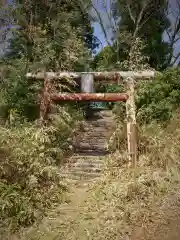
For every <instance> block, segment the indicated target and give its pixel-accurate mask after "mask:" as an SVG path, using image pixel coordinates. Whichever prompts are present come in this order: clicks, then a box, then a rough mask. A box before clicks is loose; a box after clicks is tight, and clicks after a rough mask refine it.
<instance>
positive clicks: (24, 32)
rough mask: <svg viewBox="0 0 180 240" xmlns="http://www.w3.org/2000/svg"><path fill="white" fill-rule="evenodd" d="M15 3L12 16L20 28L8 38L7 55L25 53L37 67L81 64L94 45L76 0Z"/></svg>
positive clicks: (89, 28)
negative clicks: (9, 40) (9, 45)
mask: <svg viewBox="0 0 180 240" xmlns="http://www.w3.org/2000/svg"><path fill="white" fill-rule="evenodd" d="M15 6H16V8H15V10H14V13H13V18H14V22H15V24H16V25H18V26H19V29H18V31H16V32H15V33H14V38H13V39H12V40H11V51H10V53H9V55H8V56H9V57H10V56H11V57H13V58H16V57H18V58H21V57H22V55H24V56H26V58H27V59H28V61H29V62H31V63H35V64H36V67H41V66H43V65H44V66H46V68H49V69H53V70H56V69H66V70H68V69H69V70H70V69H72V68H74V67H75V65H77V66H78V64H80V65H83V64H84V63H83V61H85V58H84V57H85V55H86V56H87V55H88V54H90V53H91V51H93V49H94V48H95V47H96V39H95V38H94V36H93V32H92V28H91V24H90V21H89V19H88V15H87V13H85V12H84V11H83V9H82V7H81V4H80V2H79V1H75V0H73V1H70V0H66V1H63V0H60V1H59V0H56V1H53V2H52V1H35V0H26V1H22V0H17V1H16V3H15ZM39 63H41V64H39Z"/></svg>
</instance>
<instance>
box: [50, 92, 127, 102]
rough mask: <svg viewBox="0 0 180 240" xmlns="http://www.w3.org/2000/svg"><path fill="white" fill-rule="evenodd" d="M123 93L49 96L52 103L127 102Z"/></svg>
mask: <svg viewBox="0 0 180 240" xmlns="http://www.w3.org/2000/svg"><path fill="white" fill-rule="evenodd" d="M127 99H128V95H127V94H125V93H60V94H54V95H51V100H53V101H96V102H98V101H100V102H118V101H127Z"/></svg>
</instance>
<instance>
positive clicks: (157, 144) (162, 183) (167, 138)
mask: <svg viewBox="0 0 180 240" xmlns="http://www.w3.org/2000/svg"><path fill="white" fill-rule="evenodd" d="M179 116H180V115H179V114H177V115H176V116H175V117H174V118H173V119H172V120H171V122H170V123H169V124H168V126H167V127H166V128H163V127H162V126H160V125H157V124H156V123H154V124H151V125H149V126H146V127H145V128H142V129H141V138H140V139H141V148H140V150H141V155H140V157H139V162H138V166H137V168H136V169H135V170H132V169H128V168H127V161H126V159H127V158H126V155H125V154H124V155H123V154H122V152H121V154H120V153H119V152H116V153H114V154H112V155H111V156H109V158H108V159H107V169H106V170H105V173H104V177H103V179H101V180H100V181H99V182H97V183H96V184H94V185H93V186H91V187H90V188H89V189H88V192H87V193H85V192H84V194H85V195H87V197H85V198H86V200H85V201H84V199H83V200H82V201H79V199H81V197H80V195H81V196H82V194H83V193H82V192H81V194H80V195H79V194H78V192H77V194H75V195H74V197H73V202H72V203H71V204H70V205H66V206H62V207H60V209H59V211H56V213H55V214H53V218H54V220H53V221H50V223H48V226H50V227H49V229H47V227H45V230H42V229H40V228H39V230H40V235H41V238H39V235H36V234H33V236H32V237H31V238H30V239H34V240H37V239H45V238H43V237H45V236H46V239H49V240H52V239H56V240H61V239H67V240H75V239H78V240H84V239H88V240H89V239H90V240H104V239H106V240H109V239H111V240H115V239H118V240H120V239H123V240H125V239H131V235H132V234H133V229H134V228H135V227H136V226H140V227H141V226H145V225H147V224H148V223H149V222H151V221H153V219H154V215H155V212H157V207H159V206H160V205H161V203H162V202H163V199H164V198H165V196H167V195H168V194H172V195H173V194H175V195H176V192H177V189H178V187H179V185H180V174H179V168H180V161H179V156H180V145H179V141H180V123H179ZM147 143H148V145H147ZM75 191H76V190H75ZM36 233H37V232H36ZM43 234H44V235H43Z"/></svg>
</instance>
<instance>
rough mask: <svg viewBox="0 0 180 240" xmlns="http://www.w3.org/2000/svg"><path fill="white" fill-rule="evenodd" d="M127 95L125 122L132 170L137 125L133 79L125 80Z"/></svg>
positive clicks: (134, 159)
mask: <svg viewBox="0 0 180 240" xmlns="http://www.w3.org/2000/svg"><path fill="white" fill-rule="evenodd" d="M126 87H127V92H126V93H127V94H128V96H129V98H128V99H127V101H126V121H127V145H128V154H129V163H130V164H131V166H132V167H133V168H135V167H136V162H137V125H136V105H135V93H134V79H133V78H131V77H128V78H127V79H126Z"/></svg>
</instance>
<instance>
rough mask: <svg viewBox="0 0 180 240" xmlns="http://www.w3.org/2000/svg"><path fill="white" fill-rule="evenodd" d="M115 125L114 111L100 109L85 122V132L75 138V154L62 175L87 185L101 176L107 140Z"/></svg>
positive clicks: (106, 151) (76, 182)
mask: <svg viewBox="0 0 180 240" xmlns="http://www.w3.org/2000/svg"><path fill="white" fill-rule="evenodd" d="M114 127H115V121H114V119H113V114H112V111H110V110H106V111H100V112H98V114H97V115H96V116H94V117H92V118H91V119H89V120H88V121H86V122H85V125H84V127H83V128H84V129H83V132H81V133H79V135H78V136H76V137H75V139H74V140H73V147H74V155H73V156H72V157H71V158H70V159H69V161H68V164H67V165H66V166H65V167H63V169H62V170H63V174H62V176H63V177H65V178H66V179H67V180H68V179H69V180H71V181H73V182H74V183H75V184H78V185H79V184H80V185H87V184H88V183H91V182H92V181H94V180H97V178H99V177H101V175H102V171H103V168H104V166H105V159H106V156H107V155H108V154H109V152H108V150H107V141H108V139H109V137H110V136H111V134H112V132H113V130H114Z"/></svg>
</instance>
